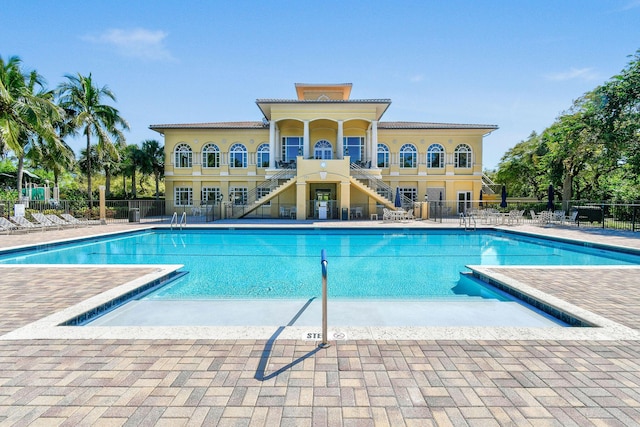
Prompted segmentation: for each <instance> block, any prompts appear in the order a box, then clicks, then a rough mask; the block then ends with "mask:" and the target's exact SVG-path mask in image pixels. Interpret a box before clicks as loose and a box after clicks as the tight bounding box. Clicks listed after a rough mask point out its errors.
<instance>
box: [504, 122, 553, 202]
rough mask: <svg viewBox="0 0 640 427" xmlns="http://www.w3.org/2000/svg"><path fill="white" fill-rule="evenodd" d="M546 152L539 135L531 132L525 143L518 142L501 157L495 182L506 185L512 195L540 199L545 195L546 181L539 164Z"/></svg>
mask: <svg viewBox="0 0 640 427" xmlns="http://www.w3.org/2000/svg"><path fill="white" fill-rule="evenodd" d="M547 151H548V149H547V146H546V145H545V144H544V143H543V142H542V139H541V138H540V135H538V134H537V133H536V132H532V133H531V135H529V138H528V139H527V140H526V141H521V142H519V143H518V144H516V145H515V147H513V148H511V149H509V150H508V151H507V152H506V153H505V154H504V156H502V159H501V160H500V166H499V169H498V171H497V172H496V174H495V179H496V181H497V182H500V183H502V184H504V185H506V186H507V188H509V190H510V191H511V193H512V194H518V195H520V196H524V197H537V198H538V199H541V198H542V197H543V196H544V195H545V194H546V188H547V185H548V179H546V173H545V171H544V170H543V169H541V168H540V162H541V158H542V157H543V156H544V155H545V154H546V153H547ZM545 184H546V185H545Z"/></svg>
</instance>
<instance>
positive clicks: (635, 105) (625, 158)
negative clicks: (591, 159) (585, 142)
mask: <svg viewBox="0 0 640 427" xmlns="http://www.w3.org/2000/svg"><path fill="white" fill-rule="evenodd" d="M594 97H595V98H596V99H597V102H598V103H597V108H596V114H597V117H598V121H599V125H600V126H599V131H600V134H601V137H602V139H603V141H604V142H605V144H606V146H607V149H608V151H609V153H610V155H611V156H617V160H618V161H620V162H621V163H627V162H628V163H629V164H631V166H632V168H633V170H634V172H635V173H640V50H638V51H636V53H635V55H633V56H631V61H630V62H629V64H627V66H626V67H625V68H624V69H623V70H622V72H621V73H620V74H618V75H615V76H613V77H612V78H611V79H610V80H609V81H607V82H606V83H605V84H604V85H602V86H600V87H598V88H597V89H596V90H595V91H594Z"/></svg>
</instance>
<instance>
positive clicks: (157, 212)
mask: <svg viewBox="0 0 640 427" xmlns="http://www.w3.org/2000/svg"><path fill="white" fill-rule="evenodd" d="M16 203H17V202H15V201H6V200H4V201H2V200H0V216H3V217H5V218H8V217H9V216H11V215H14V206H15V205H16ZM22 203H23V204H24V205H25V212H26V215H27V216H29V215H30V212H43V213H47V214H49V213H53V214H60V213H69V214H71V215H73V216H75V217H77V218H85V219H100V207H99V203H98V201H94V202H93V205H90V204H89V203H88V202H87V201H75V200H59V201H34V200H31V201H28V202H22ZM417 206H419V207H418V208H416V210H415V212H414V215H415V217H416V218H420V217H423V218H424V217H425V216H426V215H423V214H422V212H421V209H422V208H425V207H426V206H424V205H422V204H417ZM321 207H322V208H324V207H325V206H320V205H318V203H316V202H315V201H310V202H309V203H308V207H307V214H308V215H307V219H324V214H326V219H328V220H360V219H362V220H370V219H371V218H372V215H373V214H377V216H378V219H379V220H381V219H382V206H376V208H375V210H372V209H371V208H370V207H369V205H365V204H363V205H353V206H351V209H348V210H346V212H343V210H344V209H340V208H339V206H338V204H337V203H336V202H335V201H329V202H328V203H327V204H326V212H325V211H322V210H321V209H320V208H321ZM237 209H246V208H244V207H242V206H234V205H230V204H228V203H224V204H223V203H221V202H217V201H216V202H210V203H206V204H202V205H198V206H184V205H179V204H176V203H174V202H173V201H172V200H164V199H163V200H107V201H106V212H105V213H106V221H107V222H108V223H115V222H158V223H168V222H170V221H171V218H172V217H173V216H174V214H175V215H176V216H177V217H178V218H181V217H182V216H183V215H185V216H186V219H187V223H207V222H212V221H216V220H219V219H221V218H232V217H233V216H234V214H236V213H238V211H237ZM479 209H485V210H486V209H492V210H495V211H498V212H503V213H506V212H509V211H512V210H523V211H524V216H523V222H524V223H530V224H534V223H535V220H534V219H533V218H532V215H531V212H533V213H534V214H537V213H540V212H542V211H548V210H549V209H548V205H547V202H546V201H544V200H543V201H535V202H520V201H518V202H511V201H508V203H507V206H506V207H501V206H500V203H499V202H487V201H481V200H473V201H458V200H440V201H435V202H430V203H429V204H428V218H429V220H431V221H436V222H451V223H452V224H453V223H456V224H457V222H458V221H459V216H460V213H461V212H462V213H464V214H468V213H470V212H471V210H473V211H474V212H477V211H478V210H479ZM553 211H556V212H562V213H563V215H562V216H563V217H564V218H566V219H568V220H566V221H563V224H564V225H567V226H575V227H591V228H603V229H615V230H628V231H634V232H635V231H640V203H607V202H593V201H570V202H567V203H563V202H558V203H554V204H553ZM296 217H297V215H296V210H295V205H293V204H290V203H289V204H286V203H282V204H279V203H276V202H272V204H266V205H263V206H260V207H258V208H256V209H254V210H252V211H251V212H250V213H249V214H248V215H246V216H245V217H244V218H246V219H276V218H281V219H296ZM373 217H374V218H375V215H374V216H373Z"/></svg>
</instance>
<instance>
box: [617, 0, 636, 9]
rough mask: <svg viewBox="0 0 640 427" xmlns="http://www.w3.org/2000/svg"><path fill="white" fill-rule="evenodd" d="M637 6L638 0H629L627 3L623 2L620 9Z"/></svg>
mask: <svg viewBox="0 0 640 427" xmlns="http://www.w3.org/2000/svg"><path fill="white" fill-rule="evenodd" d="M637 7H640V0H631V1H629V2H628V3H627V4H625V5H624V6H623V7H622V8H621V10H622V11H626V10H631V9H635V8H637Z"/></svg>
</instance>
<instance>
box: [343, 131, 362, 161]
mask: <svg viewBox="0 0 640 427" xmlns="http://www.w3.org/2000/svg"><path fill="white" fill-rule="evenodd" d="M343 141H344V155H345V156H349V158H350V161H351V163H355V162H359V161H362V159H363V158H364V137H362V136H346V137H344V138H343Z"/></svg>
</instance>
